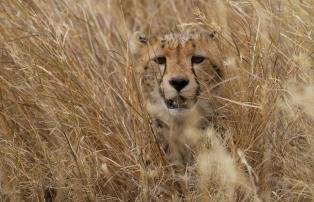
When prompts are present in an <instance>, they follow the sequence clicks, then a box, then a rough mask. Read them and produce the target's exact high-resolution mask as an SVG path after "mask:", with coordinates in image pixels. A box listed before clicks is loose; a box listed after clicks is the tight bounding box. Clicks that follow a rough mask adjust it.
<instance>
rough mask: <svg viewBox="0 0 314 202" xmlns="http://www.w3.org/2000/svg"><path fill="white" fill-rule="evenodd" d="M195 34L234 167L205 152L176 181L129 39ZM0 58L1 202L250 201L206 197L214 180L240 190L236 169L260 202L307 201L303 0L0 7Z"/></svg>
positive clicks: (310, 151) (112, 0) (310, 78)
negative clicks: (195, 30) (219, 67)
mask: <svg viewBox="0 0 314 202" xmlns="http://www.w3.org/2000/svg"><path fill="white" fill-rule="evenodd" d="M195 23H200V24H203V26H206V27H207V28H208V29H210V30H215V31H216V32H217V33H218V37H219V39H220V41H221V42H222V44H223V48H224V50H225V56H224V58H225V61H224V63H225V66H226V69H225V71H226V80H227V82H224V85H223V89H224V90H223V93H222V95H220V96H219V97H216V98H214V99H215V101H217V103H219V104H220V105H221V107H219V108H217V109H216V110H217V111H219V112H220V113H221V114H224V117H223V118H217V119H218V120H219V121H218V123H217V125H218V126H220V127H222V128H224V131H226V134H223V135H222V141H223V146H224V147H225V148H226V150H227V151H228V153H230V156H229V154H228V156H227V157H226V158H224V154H225V152H226V151H223V150H221V149H218V150H217V151H208V153H207V154H206V153H202V154H201V155H200V157H199V158H198V160H200V162H197V163H196V164H195V167H193V168H191V169H187V171H186V174H185V176H181V175H179V174H177V173H176V172H174V171H173V168H172V167H171V166H170V165H169V162H167V160H166V158H165V157H164V154H163V153H162V152H161V151H160V150H159V147H158V145H157V143H156V141H155V137H154V134H153V132H152V130H151V127H150V124H149V122H150V119H149V116H148V114H147V113H146V111H145V107H144V104H143V100H142V98H141V92H140V90H139V89H138V87H137V85H136V82H135V81H136V75H135V72H134V71H133V70H134V67H133V65H132V64H133V62H132V61H134V58H131V57H130V54H129V49H128V46H127V44H128V43H127V40H128V36H130V34H132V33H133V32H134V31H136V30H142V31H144V32H147V33H151V34H155V33H163V32H168V31H170V30H174V29H176V28H178V27H181V26H184V25H188V24H195ZM0 48H1V50H0V51H1V52H0V54H1V57H0V58H1V61H0V200H1V201H24V200H25V201H44V200H46V201H96V200H97V201H167V200H172V201H182V200H186V201H189V200H190V201H200V200H203V201H207V200H210V201H223V200H225V201H227V200H228V201H241V200H246V201H254V200H255V201H257V200H258V199H256V198H254V197H240V196H236V195H232V194H231V192H232V191H228V189H229V188H228V187H221V189H219V190H214V191H213V189H215V188H217V187H213V186H215V184H213V183H212V181H211V176H212V175H214V176H219V175H222V176H230V183H237V182H236V180H238V179H239V180H240V181H241V180H242V177H243V176H242V177H237V176H236V175H234V174H233V173H232V172H234V170H241V171H242V172H243V173H244V175H246V176H247V179H249V181H250V183H249V184H250V185H249V186H250V191H252V190H253V192H254V190H255V191H256V193H257V194H258V198H260V199H262V200H264V201H313V200H314V123H313V121H314V109H313V106H314V73H313V72H314V70H313V64H314V62H313V61H314V59H313V51H314V2H313V1H312V0H303V1H301V0H300V1H297V0H294V1H288V0H274V1H266V0H265V1H263V0H247V1H242V0H231V1H228V2H225V1H220V0H212V1H202V0H199V1H191V0H168V1H162V0H158V1H153V0H123V1H116V0H107V1H101V0H88V1H74V0H60V1H53V0H49V1H40V0H25V1H21V0H8V1H1V2H0ZM217 152H218V153H217ZM211 157H212V158H211ZM231 157H232V159H231ZM148 162H149V163H148ZM231 162H235V165H237V166H236V167H234V165H233V163H231ZM221 165H222V167H223V169H218V171H215V172H218V174H215V173H214V174H213V172H212V171H213V170H212V168H214V167H215V166H218V167H219V166H221ZM206 170H208V173H207V172H206ZM224 174H225V175H224ZM188 178H193V179H196V180H194V181H195V182H196V184H193V183H192V184H189V183H186V187H185V189H183V191H182V188H180V189H179V188H178V185H177V184H178V183H177V182H178V180H179V179H181V181H182V179H185V181H186V182H188V180H187V179H188ZM240 178H241V179H240ZM183 181H184V180H183ZM197 183H199V184H197ZM226 183H227V184H228V180H227V182H226ZM239 183H242V182H239ZM245 186H247V185H245ZM222 189H225V190H227V193H228V192H230V195H227V196H226V195H223V194H219V192H220V191H221V190H222ZM246 190H249V188H247V187H246V188H244V192H246ZM182 192H183V193H182ZM248 192H249V191H248ZM217 193H218V194H217ZM183 197H184V198H183Z"/></svg>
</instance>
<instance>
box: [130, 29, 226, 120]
mask: <svg viewBox="0 0 314 202" xmlns="http://www.w3.org/2000/svg"><path fill="white" fill-rule="evenodd" d="M130 49H131V52H132V53H133V55H134V58H135V66H136V68H137V70H138V71H137V72H138V75H139V77H140V84H141V87H142V90H143V93H144V95H145V98H146V99H147V103H148V110H149V112H150V113H152V114H155V115H157V114H160V113H168V114H169V115H170V116H172V117H180V116H182V115H184V114H187V113H188V112H189V111H191V110H192V109H196V108H197V109H201V110H206V109H208V108H210V106H209V105H210V104H209V103H210V102H209V100H210V99H211V96H212V94H213V92H215V91H216V90H217V86H218V85H217V84H218V83H219V82H221V81H222V70H221V66H222V64H221V59H220V58H221V54H220V52H219V45H218V41H217V39H216V37H215V36H214V34H213V33H211V32H207V31H204V30H202V31H198V32H191V31H183V32H179V33H170V34H166V35H160V36H153V37H149V38H148V37H146V36H144V35H142V34H140V33H135V34H134V36H133V37H132V39H131V43H130Z"/></svg>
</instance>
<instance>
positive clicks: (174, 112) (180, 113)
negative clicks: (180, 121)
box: [168, 108, 191, 117]
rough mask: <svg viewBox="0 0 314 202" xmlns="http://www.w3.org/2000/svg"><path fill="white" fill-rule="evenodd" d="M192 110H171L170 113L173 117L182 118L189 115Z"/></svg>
mask: <svg viewBox="0 0 314 202" xmlns="http://www.w3.org/2000/svg"><path fill="white" fill-rule="evenodd" d="M190 111H191V109H180V108H179V109H169V108H168V112H169V114H170V115H171V116H176V117H181V116H185V115H187V114H188V113H189V112H190Z"/></svg>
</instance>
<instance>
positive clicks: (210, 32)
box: [206, 31, 217, 39]
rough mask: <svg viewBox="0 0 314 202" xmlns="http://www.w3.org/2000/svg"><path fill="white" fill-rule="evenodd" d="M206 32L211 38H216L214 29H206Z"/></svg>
mask: <svg viewBox="0 0 314 202" xmlns="http://www.w3.org/2000/svg"><path fill="white" fill-rule="evenodd" d="M206 34H207V36H208V37H209V38H211V39H212V38H216V36H217V32H216V31H208V32H206Z"/></svg>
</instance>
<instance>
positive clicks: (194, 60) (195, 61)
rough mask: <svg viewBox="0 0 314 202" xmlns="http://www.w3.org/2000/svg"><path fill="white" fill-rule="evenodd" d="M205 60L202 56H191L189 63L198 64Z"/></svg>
mask: <svg viewBox="0 0 314 202" xmlns="http://www.w3.org/2000/svg"><path fill="white" fill-rule="evenodd" d="M204 60H205V57H203V56H192V58H191V63H192V64H200V63H202V62H203V61H204Z"/></svg>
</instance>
